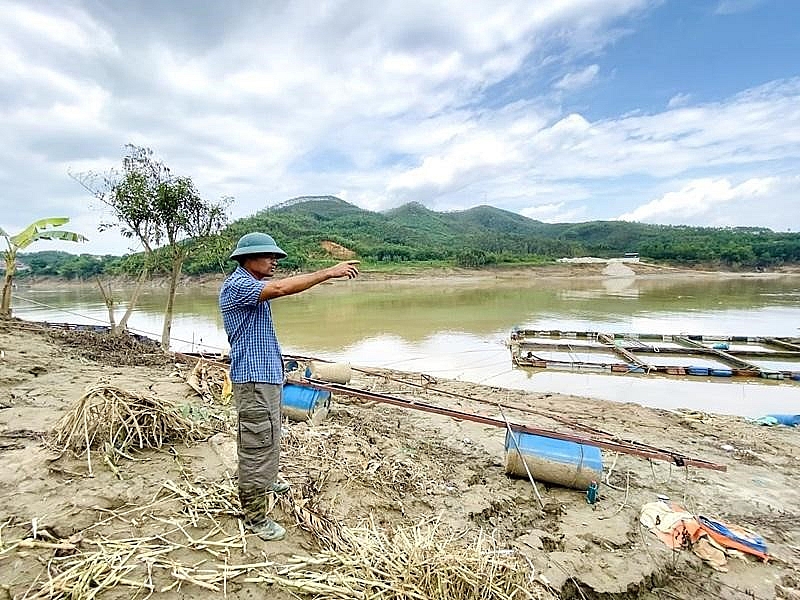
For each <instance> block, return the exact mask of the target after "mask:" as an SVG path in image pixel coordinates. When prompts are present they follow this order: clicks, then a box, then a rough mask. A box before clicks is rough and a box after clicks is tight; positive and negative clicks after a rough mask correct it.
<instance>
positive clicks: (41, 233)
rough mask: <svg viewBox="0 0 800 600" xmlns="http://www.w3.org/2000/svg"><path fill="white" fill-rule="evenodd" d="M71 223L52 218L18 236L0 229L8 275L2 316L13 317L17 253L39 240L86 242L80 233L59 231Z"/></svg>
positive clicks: (4, 290) (31, 226)
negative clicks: (13, 283) (4, 241)
mask: <svg viewBox="0 0 800 600" xmlns="http://www.w3.org/2000/svg"><path fill="white" fill-rule="evenodd" d="M67 223H69V219H68V218H67V217H50V218H47V219H39V220H38V221H34V222H33V223H31V224H30V225H28V226H27V227H26V228H25V229H23V230H22V231H20V232H19V233H18V234H16V235H10V234H8V233H6V232H5V230H3V228H2V227H0V236H3V237H4V238H5V240H6V246H7V249H6V250H4V251H3V258H4V259H5V263H6V274H5V277H4V278H3V296H2V299H1V300H0V316H3V317H10V316H11V284H12V281H13V279H14V272H15V271H16V270H17V253H18V252H19V251H20V250H22V249H24V248H27V247H28V246H30V245H31V244H33V243H34V242H38V241H39V240H66V241H69V242H85V241H86V238H85V237H84V236H82V235H81V234H80V233H74V232H72V231H64V230H63V229H57V228H58V227H61V226H62V225H66V224H67Z"/></svg>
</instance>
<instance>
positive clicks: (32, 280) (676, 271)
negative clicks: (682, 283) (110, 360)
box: [17, 262, 800, 289]
mask: <svg viewBox="0 0 800 600" xmlns="http://www.w3.org/2000/svg"><path fill="white" fill-rule="evenodd" d="M292 274H293V273H289V272H282V271H281V270H280V268H279V269H278V272H277V275H276V276H277V277H285V276H288V275H292ZM795 276H800V265H787V266H783V267H776V268H773V269H770V270H769V271H750V270H741V271H731V270H720V269H715V268H713V267H710V266H706V267H696V268H694V267H687V266H669V265H663V264H656V263H645V262H639V263H621V262H611V263H604V262H585V263H580V262H570V263H545V264H536V265H497V266H491V267H484V268H476V269H465V268H458V267H442V266H421V265H414V266H407V267H404V266H396V267H393V268H392V269H378V268H374V267H370V266H369V265H364V266H362V267H361V272H360V275H359V278H358V280H357V281H362V282H373V281H378V282H382V283H385V282H391V281H398V282H403V283H409V282H414V281H420V282H425V283H427V282H430V281H441V280H446V281H447V282H448V283H457V282H458V281H464V282H474V281H491V280H508V279H524V278H537V279H566V278H580V279H619V278H635V279H645V280H649V279H681V278H687V277H692V278H706V279H738V278H749V279H752V278H756V279H775V278H781V277H795ZM224 279H225V274H223V273H213V274H204V275H183V276H182V277H181V279H180V282H179V286H180V287H183V288H187V287H198V286H199V287H202V288H217V287H219V286H220V285H221V284H222V281H223V280H224ZM103 281H104V282H105V283H111V284H112V285H114V286H121V287H122V286H124V287H129V286H134V285H135V283H136V281H135V278H130V277H110V278H109V277H103ZM168 283H169V281H168V278H167V277H166V276H163V277H159V276H155V277H152V278H151V279H150V280H148V282H146V284H145V286H146V287H148V288H164V287H167V286H168ZM56 284H57V285H58V286H60V287H85V286H90V287H96V286H97V282H96V281H95V280H81V279H64V278H60V277H22V278H18V279H17V285H18V287H19V288H20V289H26V288H30V289H40V288H52V286H53V285H56Z"/></svg>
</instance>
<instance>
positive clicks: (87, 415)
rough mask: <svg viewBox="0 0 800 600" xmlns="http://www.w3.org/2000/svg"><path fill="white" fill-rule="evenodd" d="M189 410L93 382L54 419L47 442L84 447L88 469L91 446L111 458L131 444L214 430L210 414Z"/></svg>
mask: <svg viewBox="0 0 800 600" xmlns="http://www.w3.org/2000/svg"><path fill="white" fill-rule="evenodd" d="M191 415H192V413H191V411H186V410H181V408H180V407H178V406H177V405H176V404H175V403H173V402H172V401H170V400H167V399H164V398H157V397H155V396H151V395H147V394H139V393H136V392H129V391H127V390H123V389H121V388H118V387H115V386H111V385H97V386H93V387H91V388H89V389H88V390H87V391H86V393H85V394H83V396H81V397H80V398H79V399H78V400H77V401H76V402H75V403H74V404H73V405H72V407H71V408H70V409H69V410H68V411H67V413H66V414H65V415H64V416H63V417H62V418H61V419H60V420H59V421H58V423H56V425H55V427H54V428H53V430H52V432H51V434H50V437H49V442H50V444H51V445H52V446H53V447H54V448H55V449H57V450H59V451H61V452H66V451H71V452H73V453H75V454H76V455H79V454H81V453H83V452H85V453H86V458H87V462H88V463H89V473H91V472H92V461H91V452H90V451H91V450H92V449H103V450H105V452H106V455H107V456H109V455H112V460H113V459H114V458H115V457H116V455H120V456H127V453H128V451H130V450H133V449H138V450H142V449H144V448H161V447H162V446H163V445H164V444H168V443H175V442H184V443H185V442H191V441H194V440H200V439H205V438H207V437H208V436H210V435H211V434H212V433H213V432H214V431H216V430H217V429H218V427H215V425H214V423H213V419H206V420H202V421H201V420H196V419H193V418H192V416H191Z"/></svg>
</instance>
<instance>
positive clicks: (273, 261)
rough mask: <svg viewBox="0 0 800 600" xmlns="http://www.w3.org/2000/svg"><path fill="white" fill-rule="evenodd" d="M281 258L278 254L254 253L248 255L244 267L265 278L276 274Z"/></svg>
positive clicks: (260, 277) (259, 277) (258, 276)
mask: <svg viewBox="0 0 800 600" xmlns="http://www.w3.org/2000/svg"><path fill="white" fill-rule="evenodd" d="M280 258H281V257H279V256H278V255H277V254H253V255H251V256H248V257H247V260H246V261H245V264H244V267H245V269H247V270H248V271H250V272H251V273H252V274H253V275H255V276H256V277H257V278H258V279H264V278H265V277H272V276H273V275H274V274H275V267H276V266H277V265H278V260H279V259H280Z"/></svg>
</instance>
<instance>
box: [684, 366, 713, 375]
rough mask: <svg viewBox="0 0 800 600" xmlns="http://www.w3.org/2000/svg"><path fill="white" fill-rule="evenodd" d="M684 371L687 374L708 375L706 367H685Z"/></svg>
mask: <svg viewBox="0 0 800 600" xmlns="http://www.w3.org/2000/svg"><path fill="white" fill-rule="evenodd" d="M686 372H687V373H688V374H689V375H699V376H701V377H705V376H707V375H708V367H686Z"/></svg>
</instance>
